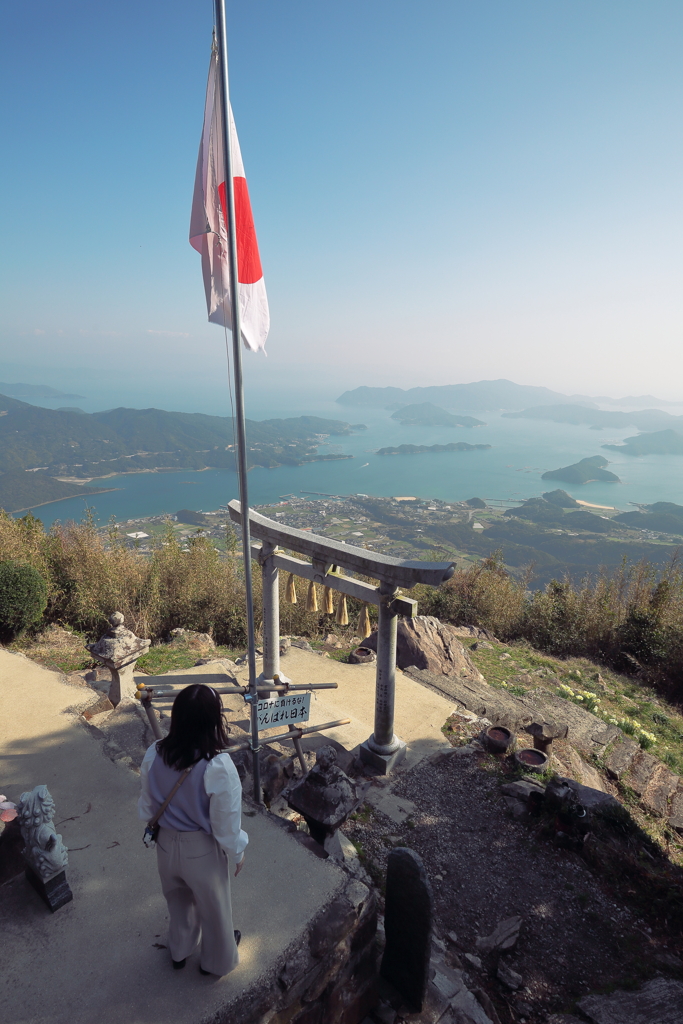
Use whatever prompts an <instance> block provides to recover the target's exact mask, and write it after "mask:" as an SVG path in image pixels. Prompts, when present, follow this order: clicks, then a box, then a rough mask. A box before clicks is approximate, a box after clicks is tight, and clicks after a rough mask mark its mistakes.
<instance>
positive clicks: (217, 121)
mask: <svg viewBox="0 0 683 1024" xmlns="http://www.w3.org/2000/svg"><path fill="white" fill-rule="evenodd" d="M222 110H223V99H222V95H221V90H220V72H219V67H218V51H217V49H216V48H215V47H214V50H213V52H212V54H211V64H210V65H209V81H208V83H207V86H206V105H205V107H204V130H203V132H202V140H201V143H200V145H199V157H198V159H197V173H196V175H195V183H194V196H193V199H192V215H191V217H190V245H191V246H192V247H193V248H194V249H196V250H197V252H199V253H201V257H202V274H203V276H204V290H205V292H206V305H207V309H208V313H209V320H210V321H211V323H213V324H221V326H225V327H227V328H228V329H230V328H231V320H230V302H231V295H230V276H229V272H228V232H227V227H226V224H227V214H226V195H225V180H226V175H225V169H224V161H223V117H222ZM230 143H231V151H232V170H233V189H234V193H235V226H236V234H237V267H238V278H239V304H240V305H239V309H240V318H241V325H242V340H243V341H244V344H245V345H246V346H247V348H249V349H251V350H252V352H257V351H258V350H259V349H263V348H265V344H266V338H267V337H268V329H269V327H270V314H269V312H268V298H267V296H266V285H265V282H264V280H263V271H262V270H261V258H260V256H259V251H258V243H257V241H256V231H255V230H254V220H253V217H252V214H251V203H250V201H249V192H248V189H247V179H246V178H245V176H244V164H243V163H242V154H241V152H240V144H239V142H238V139H237V131H236V129H235V122H234V119H233V116H232V109H231V110H230Z"/></svg>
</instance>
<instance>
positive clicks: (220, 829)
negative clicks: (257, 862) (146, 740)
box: [138, 741, 249, 864]
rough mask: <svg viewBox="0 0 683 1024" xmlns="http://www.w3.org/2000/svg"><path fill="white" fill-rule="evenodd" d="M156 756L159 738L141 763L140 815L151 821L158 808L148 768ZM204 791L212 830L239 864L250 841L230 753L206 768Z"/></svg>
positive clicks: (235, 771)
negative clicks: (151, 787)
mask: <svg viewBox="0 0 683 1024" xmlns="http://www.w3.org/2000/svg"><path fill="white" fill-rule="evenodd" d="M156 756H157V746H156V741H155V742H154V743H153V744H152V745H151V747H149V748H148V749H147V753H146V754H145V756H144V758H143V760H142V764H141V765H140V784H141V789H142V791H141V793H140V799H139V800H138V815H139V817H140V818H141V820H142V821H149V819H150V818H152V817H153V816H154V814H156V812H157V811H158V810H159V805H158V804H156V803H155V802H154V801H153V800H152V796H151V793H150V790H149V770H150V768H151V767H152V762H153V761H154V758H155V757H156ZM204 791H205V792H206V795H207V796H208V798H209V818H210V821H211V831H212V833H213V836H214V838H215V840H216V842H218V843H220V845H221V846H222V847H223V849H224V850H225V851H226V852H227V853H228V854H229V855H230V857H232V859H233V860H234V861H235V863H236V864H239V863H240V861H241V860H242V858H243V857H244V851H245V849H246V847H247V843H248V842H249V836H248V835H247V833H246V832H244V831H243V830H242V828H241V824H242V785H241V783H240V777H239V775H238V774H237V769H236V768H235V765H234V763H233V760H232V758H231V757H230V754H216V756H215V757H213V758H212V759H211V760H210V761H209V763H208V765H207V766H206V771H205V772H204Z"/></svg>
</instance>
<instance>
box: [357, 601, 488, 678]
mask: <svg viewBox="0 0 683 1024" xmlns="http://www.w3.org/2000/svg"><path fill="white" fill-rule="evenodd" d="M363 646H364V647H368V648H370V650H372V651H376V650H377V631H375V632H374V633H371V634H370V636H369V637H367V639H366V640H364V641H363ZM396 664H397V665H398V667H399V668H401V669H404V668H409V667H415V668H418V669H425V670H426V671H428V672H433V673H434V674H435V675H444V676H452V675H453V676H458V677H459V678H461V679H472V680H476V681H477V682H484V677H483V676H482V674H481V672H480V671H479V669H478V668H477V667H476V665H475V664H474V662H473V661H472V659H471V658H470V656H469V654H468V653H467V651H466V650H465V648H464V647H463V645H462V643H461V641H460V640H459V639H458V634H457V632H456V630H455V628H454V627H453V626H449V625H447V624H445V623H443V622H441V621H440V620H439V619H437V618H435V617H434V616H433V615H416V616H415V618H413V619H400V620H399V623H398V634H397V643H396Z"/></svg>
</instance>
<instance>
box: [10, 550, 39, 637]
mask: <svg viewBox="0 0 683 1024" xmlns="http://www.w3.org/2000/svg"><path fill="white" fill-rule="evenodd" d="M46 607H47V586H46V584H45V580H44V579H43V577H42V576H41V574H40V573H39V572H38V570H37V569H34V568H33V566H30V565H22V564H21V562H13V561H6V562H0V638H2V639H3V640H11V639H12V638H13V637H15V636H17V635H18V634H19V633H23V632H24V631H25V630H27V629H29V628H30V627H31V626H34V625H35V624H36V623H37V622H38V621H39V620H40V618H41V616H42V614H43V612H44V611H45V608H46Z"/></svg>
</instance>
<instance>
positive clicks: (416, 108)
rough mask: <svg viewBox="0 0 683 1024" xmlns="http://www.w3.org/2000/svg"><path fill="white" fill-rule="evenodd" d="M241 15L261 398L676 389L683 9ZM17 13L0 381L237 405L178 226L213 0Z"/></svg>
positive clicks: (255, 395)
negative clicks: (455, 389)
mask: <svg viewBox="0 0 683 1024" xmlns="http://www.w3.org/2000/svg"><path fill="white" fill-rule="evenodd" d="M228 17H229V25H228V27H229V38H230V47H231V54H230V56H231V85H232V98H233V106H234V109H235V115H236V119H237V127H238V131H239V133H240V139H241V143H242V150H243V156H244V160H245V164H246V171H247V176H248V179H249V185H250V190H251V195H252V204H253V208H254V215H255V220H256V228H257V233H258V236H259V241H260V247H261V255H262V262H263V266H264V271H265V278H266V285H267V288H268V293H269V298H270V305H271V316H272V324H273V326H272V331H271V336H270V338H269V341H268V346H267V349H268V357H267V358H263V357H260V356H252V355H251V354H249V353H245V376H246V387H247V404H248V407H249V402H250V401H251V402H252V403H255V404H256V405H258V406H259V407H260V406H263V405H267V404H268V402H269V401H272V403H273V405H281V404H282V403H281V402H280V398H281V397H282V396H283V393H286V395H285V397H286V399H287V403H286V404H291V402H293V401H295V396H296V395H299V394H300V395H301V396H302V400H303V397H305V396H306V395H309V394H316V393H319V394H320V397H321V399H323V400H324V401H329V400H330V399H333V398H335V397H336V396H337V395H338V394H340V393H341V392H342V391H344V390H347V389H350V388H353V387H355V386H358V385H359V384H370V385H374V386H388V385H392V386H397V387H403V388H408V387H411V386H415V385H429V384H436V383H443V382H448V383H463V382H470V381H475V380H481V379H495V378H500V377H504V378H508V379H510V380H514V381H516V382H519V383H525V384H535V385H540V386H545V387H548V388H551V389H553V390H556V391H560V392H562V393H565V394H573V393H577V392H579V393H585V394H594V395H609V396H612V397H621V396H624V395H628V394H633V395H639V394H644V393H645V394H647V393H650V394H653V395H655V396H657V397H659V398H662V399H668V400H674V401H681V400H683V387H682V386H681V383H680V381H679V379H678V376H677V370H678V369H679V366H680V363H681V356H680V336H681V324H682V323H683V289H681V287H680V280H681V277H682V276H683V254H682V252H681V245H680V238H681V235H682V231H681V188H680V177H681V171H680V167H681V152H680V151H681V140H680V132H678V131H676V130H675V128H676V126H677V125H678V123H679V120H680V113H679V111H680V106H681V94H682V92H683V70H682V69H681V66H680V60H679V40H680V35H681V28H682V27H683V9H682V8H681V7H680V5H679V4H675V3H673V2H670V0H659V2H655V3H653V4H649V5H647V6H645V5H642V4H641V3H638V2H629V0H620V2H618V3H617V2H616V0H604V2H602V3H601V4H599V5H595V4H590V3H588V2H587V0H583V2H581V0H579V2H572V3H569V2H568V0H559V2H558V3H556V4H553V5H547V4H545V3H542V2H541V0H521V2H520V3H518V4H516V5H514V6H512V5H510V4H508V3H505V2H503V0H482V2H481V3H480V4H477V5H471V4H468V3H465V2H464V0H433V2H432V3H430V4H429V5H424V4H417V2H416V0H403V2H392V3H389V0H376V2H375V3H374V4H372V5H367V4H362V3H360V0H351V2H349V3H348V4H346V5H344V6H343V7H340V8H334V7H324V8H321V7H320V6H319V5H317V4H314V3H312V2H311V0H300V2H299V3H297V4H294V5H287V6H285V5H283V4H281V3H278V2H276V0H261V2H260V3H259V4H251V5H247V6H245V7H238V6H237V5H228ZM2 19H3V22H2V24H3V32H2V33H1V34H0V35H1V40H0V47H1V51H0V52H2V61H0V65H1V68H0V75H1V76H2V82H3V86H4V88H3V95H4V97H5V103H4V115H3V138H4V140H5V157H4V160H3V163H2V166H0V184H1V186H2V187H1V189H0V195H1V196H2V198H0V204H1V207H2V217H3V223H4V225H5V237H6V239H7V242H6V244H5V247H4V249H3V255H2V257H1V258H0V259H1V263H0V270H1V276H2V282H3V284H2V290H3V296H2V304H3V311H4V317H3V321H2V325H0V379H2V380H6V381H23V382H27V383H36V384H40V383H49V384H51V385H52V386H55V387H59V388H61V389H62V390H65V391H72V390H75V391H84V390H85V388H86V387H89V388H90V391H91V393H94V392H97V393H102V394H103V395H104V394H105V393H111V394H112V397H113V396H114V395H117V394H121V395H122V394H129V395H135V394H139V395H140V396H141V397H142V396H145V395H147V396H150V399H151V401H150V402H149V404H154V405H157V406H159V407H161V408H174V407H175V408H178V407H179V406H178V400H179V399H183V401H184V403H185V406H184V407H187V405H188V403H191V404H192V406H193V407H194V408H196V410H197V411H199V410H200V408H201V404H202V403H203V404H206V405H207V406H210V407H211V410H212V411H217V410H218V409H219V408H220V407H221V404H222V403H223V402H225V408H226V411H227V409H228V405H229V403H228V400H227V391H226V392H225V395H224V394H223V391H222V388H223V384H222V382H223V381H224V380H225V348H224V345H225V342H224V338H223V332H222V330H221V329H220V328H218V327H215V326H213V325H209V324H207V322H206V312H205V307H204V298H203V289H202V284H201V275H200V268H199V259H198V256H197V254H196V253H195V252H194V251H193V250H192V249H191V248H190V246H189V243H188V241H187V234H188V221H189V208H190V199H191V192H192V183H193V177H194V165H195V160H196V152H197V145H198V140H199V133H200V128H201V117H202V109H203V100H204V88H205V82H206V71H207V65H208V55H209V46H210V34H211V24H212V17H211V5H210V4H209V3H208V2H207V3H206V4H204V5H199V6H196V5H187V4H184V3H181V2H180V0H169V2H167V3H164V4H161V3H160V2H159V0H150V3H148V4H146V5H145V6H144V8H141V7H140V5H139V4H134V3H132V0H121V2H120V3H119V4H117V5H115V6H111V5H110V6H109V7H101V6H99V7H92V5H91V4H86V3H85V2H84V0H68V2H67V3H66V4H63V5H60V7H59V8H55V7H54V5H49V4H47V3H46V2H45V0H38V3H37V4H35V5H33V6H32V7H30V8H27V7H20V6H15V7H6V8H5V9H4V11H3V15H2ZM103 400H104V399H103ZM108 404H110V405H111V404H119V403H118V402H117V401H114V402H110V403H108ZM103 407H104V406H103ZM302 411H305V410H302Z"/></svg>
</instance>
